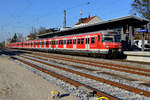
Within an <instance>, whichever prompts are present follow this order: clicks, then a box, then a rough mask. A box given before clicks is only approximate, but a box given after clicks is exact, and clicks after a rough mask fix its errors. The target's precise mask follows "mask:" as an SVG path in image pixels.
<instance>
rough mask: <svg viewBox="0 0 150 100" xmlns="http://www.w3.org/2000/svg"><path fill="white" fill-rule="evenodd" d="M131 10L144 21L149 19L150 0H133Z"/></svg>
mask: <svg viewBox="0 0 150 100" xmlns="http://www.w3.org/2000/svg"><path fill="white" fill-rule="evenodd" d="M131 6H132V8H133V10H134V11H135V12H136V13H138V14H139V15H141V16H142V17H144V18H146V19H150V0H134V1H133V3H132V4H131Z"/></svg>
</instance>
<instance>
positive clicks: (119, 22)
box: [38, 16, 149, 38]
mask: <svg viewBox="0 0 150 100" xmlns="http://www.w3.org/2000/svg"><path fill="white" fill-rule="evenodd" d="M147 23H149V20H147V19H144V18H140V17H137V16H126V17H121V18H117V19H112V20H108V21H102V22H99V23H95V24H90V25H86V26H81V27H74V28H69V29H66V30H62V31H56V32H52V33H45V34H42V35H38V37H39V38H49V37H54V36H64V35H72V34H79V33H86V32H93V31H100V30H110V29H115V28H120V27H124V26H126V25H129V26H132V27H135V28H140V27H141V26H143V25H147Z"/></svg>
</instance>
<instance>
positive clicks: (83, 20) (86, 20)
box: [75, 16, 96, 25]
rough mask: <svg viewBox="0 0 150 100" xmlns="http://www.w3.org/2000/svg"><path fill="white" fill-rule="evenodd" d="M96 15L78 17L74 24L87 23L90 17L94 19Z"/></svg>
mask: <svg viewBox="0 0 150 100" xmlns="http://www.w3.org/2000/svg"><path fill="white" fill-rule="evenodd" d="M95 17H96V16H92V17H88V18H80V19H79V22H77V23H76V24H75V25H79V24H81V23H88V22H89V21H91V20H92V19H94V18H95Z"/></svg>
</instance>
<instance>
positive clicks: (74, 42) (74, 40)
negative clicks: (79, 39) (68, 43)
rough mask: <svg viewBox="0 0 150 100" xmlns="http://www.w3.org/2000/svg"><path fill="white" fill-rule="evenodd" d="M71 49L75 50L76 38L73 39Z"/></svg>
mask: <svg viewBox="0 0 150 100" xmlns="http://www.w3.org/2000/svg"><path fill="white" fill-rule="evenodd" d="M73 49H74V50H75V49H76V37H73Z"/></svg>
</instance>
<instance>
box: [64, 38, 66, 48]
mask: <svg viewBox="0 0 150 100" xmlns="http://www.w3.org/2000/svg"><path fill="white" fill-rule="evenodd" d="M64 49H66V38H64Z"/></svg>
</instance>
